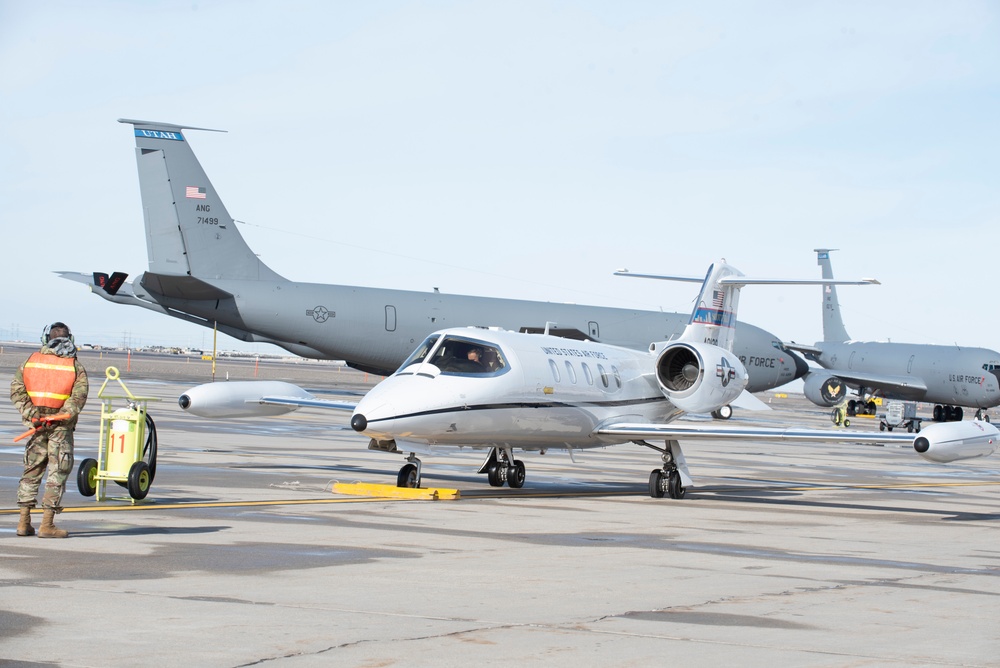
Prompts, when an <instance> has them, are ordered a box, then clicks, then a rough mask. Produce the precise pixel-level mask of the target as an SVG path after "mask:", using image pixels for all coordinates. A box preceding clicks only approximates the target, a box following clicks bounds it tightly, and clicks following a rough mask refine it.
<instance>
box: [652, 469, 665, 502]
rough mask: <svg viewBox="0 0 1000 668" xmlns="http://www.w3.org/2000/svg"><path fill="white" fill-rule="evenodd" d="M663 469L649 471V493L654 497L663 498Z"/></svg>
mask: <svg viewBox="0 0 1000 668" xmlns="http://www.w3.org/2000/svg"><path fill="white" fill-rule="evenodd" d="M662 481H663V471H662V470H660V469H653V470H652V471H650V472H649V495H650V496H651V497H653V498H654V499H662V498H663V483H662Z"/></svg>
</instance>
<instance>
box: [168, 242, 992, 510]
mask: <svg viewBox="0 0 1000 668" xmlns="http://www.w3.org/2000/svg"><path fill="white" fill-rule="evenodd" d="M656 278H675V279H676V280H691V279H677V278H676V277H666V276H656ZM834 282H836V283H839V284H844V283H851V284H858V283H872V282H876V281H873V280H871V279H868V280H866V281H861V282H858V281H850V282H848V281H832V280H817V281H786V280H772V279H750V278H747V277H746V276H744V275H743V274H742V273H741V272H739V271H738V270H736V269H735V268H733V267H731V266H730V265H728V264H726V263H725V261H722V262H720V263H717V264H714V265H712V267H710V268H709V271H708V275H707V276H706V278H705V279H704V283H703V286H702V290H701V294H700V296H699V298H698V301H697V303H696V305H695V308H694V311H693V312H692V314H691V318H690V321H689V324H688V326H687V328H686V329H685V330H684V333H683V335H682V336H681V337H680V338H679V339H676V340H674V341H664V342H656V343H652V344H651V345H650V346H649V349H648V351H636V350H632V349H629V348H622V347H618V346H611V345H607V344H601V343H595V342H591V341H569V340H567V339H564V338H559V337H554V336H550V335H547V334H527V333H519V332H510V331H501V330H494V329H484V328H470V327H466V328H454V329H446V330H442V331H439V332H435V333H433V334H431V335H430V336H428V337H427V339H426V340H425V341H424V342H423V343H422V344H421V345H420V346H419V347H418V348H417V350H416V351H415V352H414V353H413V354H412V355H411V356H410V357H409V359H407V360H406V362H405V363H404V364H403V365H402V366H401V367H400V369H399V370H398V371H396V373H395V374H393V375H392V376H390V377H388V378H386V379H385V380H384V381H382V382H381V383H379V384H378V385H377V386H376V387H374V388H373V389H372V390H371V391H369V392H368V394H366V395H365V396H364V398H362V399H361V401H360V402H358V403H357V404H352V403H344V402H337V401H329V400H324V399H317V398H316V397H314V396H312V395H311V394H309V393H308V392H306V391H305V390H303V389H301V388H299V387H297V386H295V385H291V384H289V383H283V382H267V381H263V382H220V383H209V384H206V385H200V386H198V387H195V388H192V389H191V390H189V391H188V392H186V393H185V394H184V395H182V396H181V397H180V400H179V403H180V405H181V407H182V408H184V409H185V410H187V411H188V412H191V413H194V414H196V415H201V416H205V417H238V416H259V415H276V414H280V413H283V412H288V411H291V410H295V409H297V408H299V407H303V406H313V407H324V408H339V409H345V408H346V409H351V410H353V415H352V417H351V422H350V424H351V427H352V428H353V429H354V430H355V431H357V432H359V433H361V434H364V435H365V436H368V437H369V438H370V439H371V441H370V444H369V448H370V449H374V450H382V451H386V452H396V453H400V454H402V455H404V456H406V457H407V463H406V464H405V465H404V466H403V467H402V468H401V469H400V471H399V474H398V476H397V484H398V485H399V486H400V487H419V485H420V476H421V470H420V460H419V459H418V458H417V455H418V454H431V453H433V454H440V453H443V452H447V451H449V450H450V451H454V450H455V449H458V448H478V449H484V450H489V455H488V457H487V458H486V461H485V462H484V464H483V466H482V467H481V468H480V471H479V472H480V473H485V474H487V477H488V480H489V483H490V485H493V486H497V487H499V486H502V485H504V484H505V483H506V484H507V485H508V486H510V487H512V488H519V487H521V486H522V485H523V484H524V481H525V466H524V463H523V462H522V461H521V460H519V459H515V458H514V452H515V450H521V451H538V452H545V451H546V450H549V449H553V448H557V449H558V448H563V449H567V450H570V451H572V450H576V449H583V448H594V447H604V446H609V445H616V444H623V443H629V442H632V443H636V444H639V445H643V446H646V447H649V448H652V449H653V450H656V451H658V452H660V453H661V455H662V460H663V465H662V466H661V467H660V468H657V469H653V471H652V472H651V473H650V476H649V493H650V495H651V496H653V497H657V498H659V497H663V496H664V495H665V494H667V495H669V496H670V497H671V498H675V499H676V498H681V497H683V496H684V494H685V491H686V488H688V487H690V486H691V485H693V480H692V479H691V475H690V472H689V471H688V467H687V462H686V460H685V458H684V454H683V452H682V451H681V446H680V444H679V440H680V439H684V440H687V439H698V438H712V439H726V438H729V439H732V438H735V439H767V438H773V439H779V440H799V441H850V442H854V443H857V442H879V443H886V442H906V443H909V444H912V446H913V448H914V449H915V450H916V451H917V452H918V453H919V454H920V455H922V456H923V457H924V458H926V459H929V460H931V461H934V462H942V463H943V462H950V461H955V460H958V459H968V458H972V457H981V456H985V455H989V454H992V453H993V452H994V451H995V449H996V447H997V436H998V433H1000V432H998V431H997V429H996V428H995V427H994V426H993V425H991V424H988V423H985V422H980V421H968V422H960V423H941V424H936V425H932V426H931V427H929V428H927V429H925V430H924V431H923V433H922V434H920V435H919V436H917V437H915V438H912V437H909V436H906V435H903V434H895V435H894V434H883V433H874V432H873V433H868V434H865V433H857V432H850V433H846V432H843V431H824V430H812V429H791V428H788V429H774V428H759V427H736V428H733V427H717V426H714V424H711V423H709V424H677V422H676V420H677V418H678V417H680V416H681V415H684V414H685V413H708V412H711V411H714V410H718V409H719V408H720V407H721V406H726V405H729V404H735V405H738V406H743V407H749V405H750V404H755V405H756V406H757V407H760V408H765V409H766V406H764V405H763V404H762V403H761V402H760V401H759V400H757V399H756V398H754V397H753V396H752V395H751V394H749V393H747V392H746V391H745V387H746V385H747V382H748V380H749V375H748V373H747V370H746V368H745V367H744V366H743V364H742V363H741V362H740V360H739V359H738V358H737V357H736V356H735V355H734V354H733V352H732V343H733V328H734V323H735V322H736V310H737V305H738V301H739V290H740V288H741V287H743V286H744V285H750V284H768V283H769V284H790V283H800V284H801V283H805V284H816V283H826V284H830V283H834ZM657 442H660V443H663V445H662V446H661V445H659V444H658V443H657Z"/></svg>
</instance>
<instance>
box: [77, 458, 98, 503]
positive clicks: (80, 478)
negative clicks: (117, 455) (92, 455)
mask: <svg viewBox="0 0 1000 668" xmlns="http://www.w3.org/2000/svg"><path fill="white" fill-rule="evenodd" d="M76 488H77V489H78V490H80V494H82V495H84V496H93V495H94V494H96V493H97V460H96V459H84V460H83V461H82V462H80V467H79V468H78V469H77V470H76Z"/></svg>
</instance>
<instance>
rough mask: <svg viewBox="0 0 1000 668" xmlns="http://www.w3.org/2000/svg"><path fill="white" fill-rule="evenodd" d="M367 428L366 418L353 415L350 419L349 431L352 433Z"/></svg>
mask: <svg viewBox="0 0 1000 668" xmlns="http://www.w3.org/2000/svg"><path fill="white" fill-rule="evenodd" d="M367 428H368V418H366V417H365V416H364V415H362V414H361V413H355V414H354V416H353V417H352V418H351V429H353V430H354V431H364V430H365V429H367Z"/></svg>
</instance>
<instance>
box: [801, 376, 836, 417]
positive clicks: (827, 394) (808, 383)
mask: <svg viewBox="0 0 1000 668" xmlns="http://www.w3.org/2000/svg"><path fill="white" fill-rule="evenodd" d="M802 393H803V394H805V395H806V399H808V400H809V401H811V402H813V403H814V404H816V405H817V406H824V407H826V408H829V407H830V406H836V405H837V404H839V403H841V402H842V401H843V400H844V399H846V398H847V383H845V382H844V381H843V380H841V379H840V378H838V377H837V376H834V375H833V374H831V373H829V372H827V371H824V370H823V369H810V370H809V373H807V374H806V377H805V379H804V381H803V386H802Z"/></svg>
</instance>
